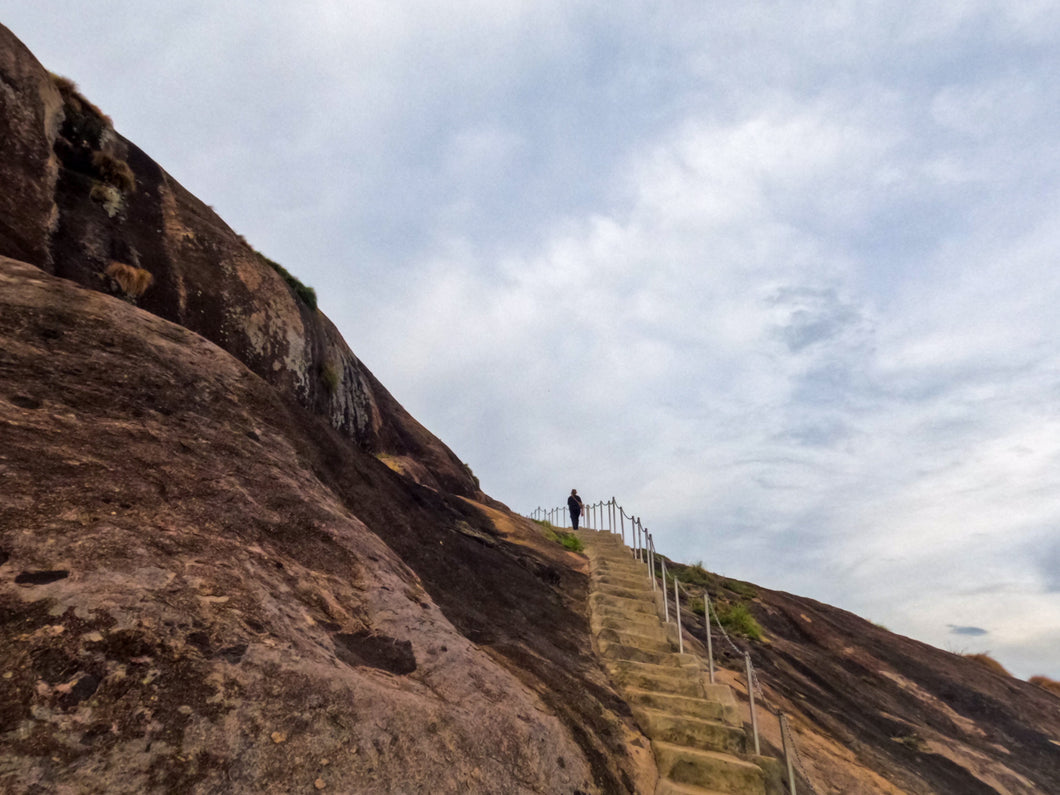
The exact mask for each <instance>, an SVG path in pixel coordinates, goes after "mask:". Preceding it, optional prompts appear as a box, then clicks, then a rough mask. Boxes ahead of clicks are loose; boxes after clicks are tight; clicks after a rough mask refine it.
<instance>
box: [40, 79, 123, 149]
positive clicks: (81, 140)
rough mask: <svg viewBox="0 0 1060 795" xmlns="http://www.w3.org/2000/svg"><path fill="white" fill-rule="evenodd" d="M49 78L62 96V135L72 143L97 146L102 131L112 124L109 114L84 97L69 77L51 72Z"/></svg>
mask: <svg viewBox="0 0 1060 795" xmlns="http://www.w3.org/2000/svg"><path fill="white" fill-rule="evenodd" d="M51 79H52V83H53V84H54V85H55V87H56V88H57V89H58V90H59V94H60V95H61V96H62V98H63V114H64V116H65V119H64V120H63V128H62V134H63V136H64V137H65V138H66V139H67V140H68V141H70V142H71V143H73V144H85V145H87V146H88V147H89V148H91V149H95V148H97V147H99V145H100V141H101V139H102V137H103V132H104V131H105V130H106V129H107V128H108V127H113V126H114V122H113V121H111V118H110V116H108V115H107V114H106V113H104V112H103V111H101V110H100V109H99V108H97V107H96V106H95V105H93V104H92V103H91V102H89V101H88V100H87V99H85V97H84V96H83V95H82V94H81V92H80V91H78V89H77V84H76V83H75V82H74V81H73V80H71V79H70V78H68V77H63V76H62V75H57V74H54V73H52V74H51Z"/></svg>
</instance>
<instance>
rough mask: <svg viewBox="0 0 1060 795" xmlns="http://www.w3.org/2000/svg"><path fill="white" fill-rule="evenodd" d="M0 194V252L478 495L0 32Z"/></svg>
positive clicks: (387, 399)
mask: <svg viewBox="0 0 1060 795" xmlns="http://www.w3.org/2000/svg"><path fill="white" fill-rule="evenodd" d="M219 166H220V164H219ZM0 185H3V191H2V192H0V254H4V255H6V256H10V257H13V258H15V259H19V260H23V261H25V262H29V263H30V264H32V265H36V266H38V267H40V268H42V269H43V270H45V271H46V272H48V273H52V274H55V275H58V276H62V277H64V278H69V279H73V280H75V281H77V282H79V283H80V284H82V285H84V286H86V287H89V288H91V289H96V290H102V291H110V292H114V293H122V292H125V293H131V294H132V297H136V299H137V302H138V304H139V305H140V306H141V307H143V308H144V309H147V310H148V311H150V312H153V313H155V314H157V315H159V316H161V317H164V318H166V319H168V320H172V321H173V322H175V323H179V324H180V325H182V326H185V327H186V328H189V329H191V330H192V331H195V332H197V333H199V334H201V335H203V336H204V337H206V338H207V339H209V340H210V341H212V342H214V343H216V344H217V345H219V346H220V347H222V348H224V349H225V350H226V351H228V352H229V353H231V354H233V355H234V356H235V357H236V358H238V359H239V360H240V361H242V362H243V363H244V364H246V365H247V367H249V368H250V369H251V370H252V371H254V372H255V373H257V374H258V375H259V376H261V377H262V378H264V379H265V380H266V381H268V382H269V383H270V384H272V385H273V386H275V387H277V388H278V389H279V390H280V391H281V392H283V393H284V394H286V395H290V396H292V397H293V398H294V399H295V400H297V401H298V402H299V403H300V404H301V405H302V406H304V407H306V408H308V409H310V410H311V411H313V412H314V413H316V414H318V415H320V416H322V417H324V418H325V419H326V420H327V421H328V422H329V423H330V424H331V425H332V426H333V427H335V428H336V429H338V430H339V431H341V432H342V433H343V434H345V435H346V436H347V437H349V438H350V439H352V440H354V441H355V442H356V443H358V444H359V445H361V446H362V447H363V448H364V449H367V450H370V451H373V452H377V453H385V454H388V455H389V456H390V458H391V460H392V461H393V462H394V463H395V466H396V467H398V468H399V469H400V470H401V471H403V472H404V473H405V474H407V475H409V476H411V477H413V478H415V479H417V480H418V481H419V482H422V483H425V484H427V485H430V486H431V487H433V488H436V489H442V490H445V491H449V492H453V493H459V494H464V495H466V496H476V497H478V498H479V499H482V498H483V495H482V494H481V492H480V491H479V489H478V487H477V485H476V484H475V482H474V479H473V478H472V477H471V475H470V473H469V472H468V471H467V468H466V467H465V466H464V465H463V464H462V462H461V461H460V460H459V459H458V458H457V457H456V456H455V455H454V454H453V453H452V451H450V450H449V449H448V448H447V447H446V446H445V445H444V444H442V443H441V442H440V441H439V440H438V439H437V438H435V437H434V436H433V435H432V434H430V433H429V432H428V431H427V430H426V429H424V428H423V426H421V425H420V424H419V423H418V422H416V420H415V419H413V418H412V417H411V416H410V415H409V414H408V413H407V412H406V411H405V410H404V409H403V408H402V407H401V406H400V404H399V403H398V402H397V401H396V400H394V398H393V397H392V396H391V395H390V394H389V393H388V392H387V391H386V389H384V388H383V386H382V385H381V384H380V383H379V382H378V381H377V380H376V379H375V378H374V377H373V376H372V374H371V373H370V372H369V371H368V369H367V368H366V367H364V365H363V364H362V363H361V362H360V360H358V359H357V357H356V356H355V355H354V354H353V352H352V351H351V350H350V349H349V347H348V346H347V345H346V343H345V342H344V341H343V340H342V337H341V336H340V335H339V333H338V332H337V330H336V329H335V327H334V325H333V324H332V323H331V322H330V321H329V320H328V319H327V318H326V317H325V316H324V315H323V314H322V313H320V312H319V311H317V310H316V308H315V301H314V300H313V299H312V298H307V293H306V292H305V291H304V290H302V289H301V288H300V287H299V285H298V283H297V281H296V280H290V279H285V276H284V274H282V273H281V272H280V271H279V270H278V269H277V268H276V267H274V263H270V261H269V260H267V259H265V258H264V257H263V256H261V255H260V254H258V253H257V252H256V251H254V249H253V248H251V246H250V245H249V244H248V243H247V242H246V241H245V240H244V239H243V238H242V237H241V236H239V235H237V234H236V233H235V232H233V231H232V230H231V229H230V228H229V227H228V226H227V225H226V224H225V223H224V221H222V220H221V219H220V218H219V217H218V216H217V215H216V214H215V213H214V212H213V211H212V210H211V209H210V208H209V207H207V206H206V205H205V204H203V203H202V202H201V201H199V200H198V199H197V198H196V197H194V196H192V195H191V194H190V193H188V192H187V191H186V190H185V189H184V188H183V187H181V185H180V184H179V183H178V182H176V180H174V179H173V178H172V177H171V176H170V175H169V174H167V173H166V172H165V171H164V170H163V169H162V168H161V167H160V166H159V165H158V164H157V163H155V162H154V161H153V160H151V158H149V157H148V156H147V155H146V154H144V153H143V152H142V151H141V150H140V149H139V148H137V147H136V146H135V145H133V144H132V143H130V142H129V141H127V140H125V139H124V138H123V137H122V136H121V135H119V134H118V133H117V132H116V131H115V130H114V128H113V126H112V124H111V122H110V120H109V119H108V118H107V117H106V116H105V115H103V113H102V112H101V111H100V110H99V109H98V108H96V107H95V106H94V105H92V103H91V102H89V101H88V100H86V99H85V98H84V97H82V96H81V95H80V94H79V93H78V92H77V90H76V88H75V87H74V86H73V84H71V83H70V82H69V81H66V80H61V79H56V78H55V77H54V76H52V75H50V74H49V73H48V71H47V70H46V69H44V67H43V66H41V64H40V63H38V62H37V60H36V59H35V58H34V57H33V55H32V54H31V53H30V52H29V50H27V49H26V47H25V46H24V45H23V44H22V43H21V42H20V41H18V39H17V38H16V37H15V36H14V35H13V34H12V33H11V31H9V30H8V29H7V28H5V27H3V26H2V25H0ZM112 263H120V265H122V266H124V267H127V268H131V269H137V271H144V272H146V273H148V274H150V276H151V278H152V280H153V281H152V284H151V286H150V287H149V288H147V289H146V290H145V291H141V290H140V289H139V288H136V289H133V290H132V291H130V290H128V288H127V286H123V285H122V284H121V283H120V281H119V280H117V279H115V278H113V277H112V276H109V275H108V274H107V270H108V268H110V267H111V266H112ZM287 275H288V276H289V274H287ZM140 292H142V294H141V295H139V296H137V295H135V293H140Z"/></svg>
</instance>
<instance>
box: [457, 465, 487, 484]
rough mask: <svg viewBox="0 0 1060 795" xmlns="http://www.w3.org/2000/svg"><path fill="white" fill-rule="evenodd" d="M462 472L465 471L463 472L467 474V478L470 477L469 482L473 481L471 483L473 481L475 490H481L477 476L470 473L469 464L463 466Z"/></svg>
mask: <svg viewBox="0 0 1060 795" xmlns="http://www.w3.org/2000/svg"><path fill="white" fill-rule="evenodd" d="M461 463H462V462H461ZM464 471H465V472H467V474H468V477H470V478H471V480H473V481H474V483H475V488H476V489H481V488H482V486H481V485H479V482H478V476H477V475H476V474H475V473H474V472H472V471H471V465H470V464H464Z"/></svg>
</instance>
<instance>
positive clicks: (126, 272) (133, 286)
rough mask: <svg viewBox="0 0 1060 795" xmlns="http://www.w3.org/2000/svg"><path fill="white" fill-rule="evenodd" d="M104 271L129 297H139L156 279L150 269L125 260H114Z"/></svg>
mask: <svg viewBox="0 0 1060 795" xmlns="http://www.w3.org/2000/svg"><path fill="white" fill-rule="evenodd" d="M103 272H104V273H105V274H107V275H108V276H109V277H110V278H112V279H113V280H114V281H115V282H117V283H118V286H119V287H120V288H121V290H122V292H123V293H125V295H127V296H128V297H129V298H139V297H140V296H141V295H143V294H144V293H145V292H147V288H148V287H150V286H151V285H152V284H153V283H154V281H155V277H154V276H152V275H151V273H150V271H146V270H144V269H143V268H137V267H134V266H133V265H126V264H125V263H124V262H117V261H112V262H111V263H110V264H109V265H108V266H107V267H106V270H104V271H103Z"/></svg>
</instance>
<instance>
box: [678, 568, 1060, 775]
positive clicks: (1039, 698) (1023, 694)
mask: <svg viewBox="0 0 1060 795" xmlns="http://www.w3.org/2000/svg"><path fill="white" fill-rule="evenodd" d="M668 567H669V568H670V570H671V571H675V570H676V571H678V572H685V571H687V570H688V568H689V567H684V566H680V565H674V564H672V563H668ZM702 574H703V572H702V569H700V570H699V575H702ZM700 579H702V578H701V577H700ZM706 579H707V580H708V581H709V587H710V591H711V593H712V594H713V596H712V598H713V599H715V600H719V599H720V600H721V601H722V602H728V603H729V605H737V604H739V605H743V606H744V607H746V608H747V609H748V610H749V612H750V613H751V614H752V615H753V616H754V617H755V619H756V620H757V622H758V623H759V625H760V626H761V628H762V631H763V637H762V639H761V640H757V641H756V640H748V639H746V638H740V637H739V636H734V637H735V641H736V643H737V644H738V645H739V646H740V647H741V648H743V649H746V650H749V651H750V652H751V657H752V660H753V662H754V666H755V668H756V670H757V671H758V675H759V678H760V681H761V684H762V687H763V689H764V692H765V695H766V705H765V711H764V712H762V716H761V718H762V720H761V722H762V727H763V731H764V733H765V738H766V740H767V741H768V742H769V743H770V744H771V746H772V750H771V752H772V753H775V754H777V755H780V748H781V738H780V734H779V730H778V726H777V722H776V720H775V717H772V716H771V715H770V714H769V713H770V712H775V711H776V710H777V709H778V708H779V709H780V710H782V711H783V712H785V713H786V714H788V715H789V716H790V717H791V720H792V726H793V734H794V737H795V739H796V742H797V745H798V748H799V752H800V757H801V759H802V761H803V763H804V767H805V773H806V774H807V777H802V776H800V787H799V791H800V792H804V791H807V789H808V787H809V786H812V787H813V788H814V791H816V792H818V793H822V795H823V793H826V792H835V793H864V795H884V794H890V793H918V794H923V795H928V793H947V794H948V793H960V795H974V794H975V793H983V794H984V795H986V794H987V793H1003V794H1005V795H1015V794H1016V793H1019V794H1020V795H1036V794H1037V793H1052V792H1060V698H1058V697H1057V696H1055V695H1054V694H1052V693H1050V692H1048V691H1047V690H1045V689H1044V688H1040V687H1036V686H1035V685H1032V684H1030V683H1028V682H1024V681H1021V680H1018V679H1015V678H1013V677H1010V676H1005V675H1002V674H998V673H996V672H994V671H992V670H990V669H989V668H987V667H984V666H983V665H982V664H981V663H979V662H976V661H975V660H972V659H968V658H965V657H962V656H961V655H959V654H953V653H951V652H947V651H943V650H941V649H936V648H934V647H932V646H928V645H927V644H925V643H920V642H919V641H915V640H912V639H911V638H907V637H903V636H901V635H896V634H894V633H892V632H889V631H888V630H886V629H884V628H883V627H879V626H876V625H875V624H872V623H871V622H869V621H866V620H864V619H862V618H859V617H858V616H855V615H853V614H851V613H849V612H847V611H845V610H841V609H839V608H836V607H831V606H829V605H825V604H822V603H820V602H817V601H814V600H812V599H807V598H805V597H800V596H794V595H792V594H788V593H783V592H780V591H771V590H769V589H766V588H762V587H759V586H752V585H751V584H749V583H734V582H733V581H731V580H727V579H725V578H722V577H718V576H716V575H708V576H707V578H706ZM723 609H724V608H723ZM682 615H683V620H684V625H685V627H686V629H687V630H689V631H690V632H691V633H692V634H693V635H694V636H695V637H696V638H697V639H698V640H699V641H703V640H704V639H705V635H704V628H703V619H702V616H699V615H695V614H693V613H692V612H691V611H689V610H687V605H686V610H685V611H684V612H683V614H682ZM697 648H698V650H699V651H700V652H702V649H703V646H702V645H699V646H698V647H697ZM714 649H715V651H716V652H717V654H718V655H719V657H720V658H721V659H723V660H724V661H725V662H726V665H727V667H728V668H729V673H728V674H726V676H725V677H724V680H725V681H727V682H731V683H733V684H734V685H736V686H737V687H738V688H739V689H740V690H741V691H742V692H744V693H746V687H745V686H744V676H743V660H742V658H741V657H740V656H739V655H736V654H735V653H734V651H733V649H732V647H731V646H730V645H729V642H728V641H726V640H725V639H724V638H723V637H721V636H720V634H719V633H718V630H717V629H715V630H714Z"/></svg>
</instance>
